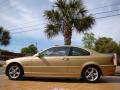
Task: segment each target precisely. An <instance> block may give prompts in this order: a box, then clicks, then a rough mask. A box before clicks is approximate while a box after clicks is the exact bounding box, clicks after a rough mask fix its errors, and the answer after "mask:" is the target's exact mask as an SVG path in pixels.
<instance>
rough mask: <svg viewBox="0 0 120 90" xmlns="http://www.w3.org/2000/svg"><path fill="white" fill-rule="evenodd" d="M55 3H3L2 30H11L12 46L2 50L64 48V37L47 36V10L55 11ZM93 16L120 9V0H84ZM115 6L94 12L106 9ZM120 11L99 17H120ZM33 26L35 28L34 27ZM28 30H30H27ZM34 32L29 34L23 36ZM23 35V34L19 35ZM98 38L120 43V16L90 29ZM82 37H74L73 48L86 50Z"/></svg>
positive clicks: (49, 0) (29, 0)
mask: <svg viewBox="0 0 120 90" xmlns="http://www.w3.org/2000/svg"><path fill="white" fill-rule="evenodd" d="M54 1H55V0H0V12H1V14H0V26H3V27H4V28H5V29H7V30H10V33H11V42H10V45H9V46H7V47H4V46H0V48H2V49H6V50H9V51H14V52H20V49H21V48H22V47H26V46H28V45H30V44H31V43H34V44H36V42H37V47H38V48H39V50H41V49H43V48H47V47H50V46H52V45H63V44H64V40H63V37H62V36H61V35H59V36H57V37H55V38H53V39H47V38H46V36H45V34H44V32H43V31H44V29H45V25H46V22H47V21H46V19H45V17H44V16H43V12H44V10H48V9H51V8H52V5H53V3H54ZM83 3H84V5H85V6H86V8H87V9H88V10H89V13H91V14H95V13H99V12H103V11H111V10H115V9H120V0H83ZM111 4H114V5H113V6H109V7H105V8H99V9H94V8H97V7H102V6H105V5H111ZM119 13H120V11H117V12H114V13H107V14H98V15H95V17H97V18H98V17H102V16H107V15H113V14H119ZM30 26H31V27H30ZM25 27H26V28H25ZM26 30H32V31H29V32H22V33H21V32H20V31H26ZM19 32H20V33H19ZM90 32H93V33H94V34H95V37H96V38H98V37H102V36H106V37H111V38H113V40H115V41H117V42H119V41H120V16H116V17H110V18H104V19H98V20H96V24H95V25H94V26H93V28H92V29H90ZM82 36H83V35H82V33H81V34H77V33H76V32H74V33H73V36H72V45H77V46H82V42H81V39H82Z"/></svg>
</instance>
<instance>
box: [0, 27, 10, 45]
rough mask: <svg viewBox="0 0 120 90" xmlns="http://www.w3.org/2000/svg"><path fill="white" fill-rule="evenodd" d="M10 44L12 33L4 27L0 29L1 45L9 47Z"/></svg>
mask: <svg viewBox="0 0 120 90" xmlns="http://www.w3.org/2000/svg"><path fill="white" fill-rule="evenodd" d="M9 43H10V33H9V32H8V31H7V30H5V29H4V28H3V27H0V45H4V46H7V45H8V44H9Z"/></svg>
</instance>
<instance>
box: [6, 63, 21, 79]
mask: <svg viewBox="0 0 120 90" xmlns="http://www.w3.org/2000/svg"><path fill="white" fill-rule="evenodd" d="M7 75H8V77H9V79H11V80H17V79H22V77H23V70H22V68H21V67H20V65H17V64H12V65H10V66H9V67H8V69H7Z"/></svg>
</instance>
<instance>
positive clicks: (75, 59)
mask: <svg viewBox="0 0 120 90" xmlns="http://www.w3.org/2000/svg"><path fill="white" fill-rule="evenodd" d="M89 56H90V53H89V52H88V51H86V50H84V49H82V48H78V47H71V48H70V54H69V64H68V66H69V69H68V72H69V73H71V75H73V76H74V77H79V76H80V70H81V65H82V64H83V63H84V62H86V60H88V58H89Z"/></svg>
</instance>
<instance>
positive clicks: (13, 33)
mask: <svg viewBox="0 0 120 90" xmlns="http://www.w3.org/2000/svg"><path fill="white" fill-rule="evenodd" d="M40 29H43V28H37V29H35V30H40ZM35 30H34V31H35ZM30 31H33V29H30V30H24V31H19V32H13V33H11V34H18V33H23V32H30Z"/></svg>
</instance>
